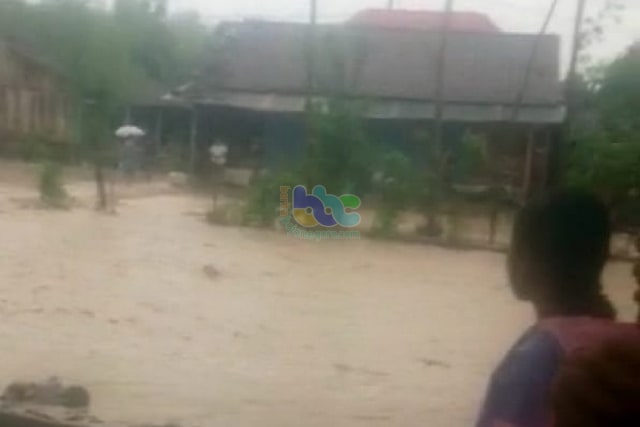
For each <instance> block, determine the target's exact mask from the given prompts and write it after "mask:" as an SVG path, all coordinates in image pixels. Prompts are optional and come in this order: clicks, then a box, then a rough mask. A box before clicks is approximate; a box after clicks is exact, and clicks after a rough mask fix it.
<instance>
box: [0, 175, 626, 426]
mask: <svg viewBox="0 0 640 427" xmlns="http://www.w3.org/2000/svg"><path fill="white" fill-rule="evenodd" d="M78 188H81V186H80V187H78ZM81 189H86V188H84V187H82V188H81ZM17 191H18V190H16V192H17ZM25 191H26V190H20V191H19V193H20V194H22V193H23V192H25ZM12 196H14V194H13V190H12V189H11V188H10V187H6V186H4V187H2V188H0V236H2V239H3V244H2V245H0V321H1V322H0V346H1V348H0V355H1V356H0V358H1V359H2V360H0V386H5V385H6V384H8V383H9V382H11V381H13V380H16V379H23V380H41V379H44V378H46V377H49V376H51V375H57V376H59V377H61V378H62V379H64V380H65V381H69V382H75V383H80V384H84V385H86V386H87V387H88V388H89V389H90V390H91V392H92V396H93V402H92V411H93V412H95V413H96V415H98V416H99V417H100V418H102V419H103V420H106V421H128V422H166V421H172V420H173V421H176V422H180V423H182V424H183V425H185V426H191V425H193V426H199V425H200V426H205V425H206V426H234V427H249V426H256V425H262V426H272V427H285V426H291V427H300V426H305V427H316V426H317V427H326V426H361V425H362V426H364V425H376V426H416V427H417V426H425V425H428V426H429V427H455V426H468V425H470V424H471V421H472V419H473V418H474V416H475V413H476V410H477V407H478V405H479V400H480V399H481V397H482V394H483V392H484V387H485V384H486V382H487V377H488V375H489V372H490V371H491V369H492V368H493V366H494V365H495V363H496V362H497V360H498V359H499V358H500V357H501V355H502V354H503V353H504V352H505V351H506V348H507V346H508V345H509V344H510V343H511V341H513V340H514V339H515V337H516V336H517V335H518V333H519V332H520V331H521V330H522V329H523V328H524V327H525V326H526V325H527V324H528V323H530V321H531V312H530V310H529V308H528V307H527V306H526V305H523V304H519V303H516V302H514V301H513V299H512V297H511V295H510V293H509V291H508V290H507V287H506V282H505V277H504V271H503V270H504V269H503V263H504V259H503V256H502V255H499V254H494V253H484V252H455V251H446V250H442V249H437V248H432V247H427V246H420V245H405V244H395V243H384V242H373V241H368V240H362V241H356V242H319V243H318V242H306V241H299V240H294V239H292V238H289V237H287V236H285V235H282V234H279V233H276V232H271V231H260V230H254V229H240V228H225V227H213V226H210V225H208V224H206V223H205V222H204V220H203V219H202V216H201V215H200V214H202V213H203V212H204V211H205V210H206V209H207V207H208V204H207V200H205V199H200V198H197V197H195V196H190V195H183V194H155V195H153V196H147V197H139V198H128V199H126V200H124V201H123V202H122V205H121V206H120V208H119V214H118V215H116V216H107V215H102V214H97V213H96V212H94V211H92V210H91V209H89V208H86V207H80V208H77V209H74V210H72V211H69V212H58V211H47V210H36V209H24V208H21V207H19V206H17V205H16V203H14V202H12V201H11V197H12ZM607 284H608V287H609V290H610V294H611V295H612V296H613V297H614V299H615V301H616V302H617V303H618V306H619V307H620V308H621V310H622V311H623V313H624V316H625V317H626V318H628V319H630V318H632V316H633V304H632V302H631V297H630V295H631V292H632V287H633V286H632V281H631V277H630V268H629V266H628V265H626V264H613V265H611V266H610V268H609V270H608V273H607Z"/></svg>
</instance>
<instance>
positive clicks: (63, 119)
mask: <svg viewBox="0 0 640 427" xmlns="http://www.w3.org/2000/svg"><path fill="white" fill-rule="evenodd" d="M69 112H70V103H69V99H68V97H67V95H66V94H65V92H64V91H63V90H62V89H61V83H60V81H59V77H58V76H57V75H56V74H55V73H54V72H52V71H50V70H48V69H47V68H46V67H45V66H44V65H42V64H40V63H37V62H36V61H34V60H31V59H29V58H27V57H25V56H22V55H21V54H18V53H16V52H15V50H13V49H11V48H9V47H8V46H7V45H6V44H4V43H2V42H1V41H0V146H7V145H11V144H16V143H19V142H20V141H21V140H22V139H24V138H25V137H28V136H30V135H42V136H45V137H47V138H49V139H54V140H66V139H67V138H68V135H69V132H70V127H69Z"/></svg>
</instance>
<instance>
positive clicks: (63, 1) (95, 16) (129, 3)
mask: <svg viewBox="0 0 640 427" xmlns="http://www.w3.org/2000/svg"><path fill="white" fill-rule="evenodd" d="M206 34H207V32H206V29H205V28H204V27H203V26H202V25H201V24H200V23H199V19H198V17H197V15H195V16H194V15H191V16H190V19H189V20H185V19H184V17H183V19H175V20H173V19H172V18H171V17H168V16H167V1H166V0H117V1H116V2H115V4H114V8H113V10H109V9H108V8H105V7H99V6H98V5H96V4H95V2H91V1H88V0H42V1H40V2H38V3H27V2H25V1H22V0H3V1H1V2H0V36H4V37H10V38H13V39H17V40H20V41H21V42H22V43H26V44H28V45H30V46H32V47H34V48H35V49H36V50H37V51H39V52H41V55H42V56H46V57H47V58H46V59H48V60H50V62H51V63H53V64H57V66H58V67H59V68H60V69H61V71H62V74H63V75H64V76H66V82H67V84H68V88H69V91H70V93H71V96H72V98H73V99H72V101H73V104H74V106H75V111H76V114H75V117H76V119H77V125H78V126H77V127H78V130H79V132H78V134H79V135H80V137H79V141H80V142H81V144H80V148H81V151H82V153H83V154H84V155H85V156H86V157H88V158H89V159H90V160H92V161H93V163H94V165H95V167H96V180H97V182H98V194H99V195H100V197H99V199H100V200H99V206H100V207H105V206H106V200H105V196H104V195H105V194H106V191H105V190H104V183H103V179H102V177H103V173H102V168H103V167H104V166H105V165H106V164H107V163H108V162H110V161H111V160H110V157H112V155H113V151H114V148H115V147H114V144H113V143H112V138H113V137H112V131H113V129H114V128H115V127H116V126H117V125H118V124H119V122H120V120H121V118H122V117H123V109H124V106H125V105H126V104H127V103H128V102H130V101H131V100H133V99H135V98H136V95H137V94H138V93H140V92H142V91H143V90H144V89H145V88H148V87H161V88H166V89H169V88H170V87H172V86H174V85H177V84H180V83H183V82H184V81H185V80H187V79H189V78H190V75H191V74H192V73H193V69H194V68H195V67H196V66H197V64H198V61H199V60H200V59H201V58H202V51H203V49H204V47H205V39H206Z"/></svg>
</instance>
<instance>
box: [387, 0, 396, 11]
mask: <svg viewBox="0 0 640 427" xmlns="http://www.w3.org/2000/svg"><path fill="white" fill-rule="evenodd" d="M393 3H394V1H393V0H389V3H388V4H387V9H389V10H391V9H393Z"/></svg>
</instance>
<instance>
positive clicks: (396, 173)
mask: <svg viewBox="0 0 640 427" xmlns="http://www.w3.org/2000/svg"><path fill="white" fill-rule="evenodd" d="M378 174H379V176H378V177H377V182H375V189H376V193H377V194H378V196H379V204H378V209H377V212H376V218H375V222H374V226H373V230H372V231H373V234H374V235H378V236H381V237H390V236H392V235H394V234H395V233H396V221H397V218H398V216H399V215H400V213H401V212H402V211H403V210H406V209H407V208H409V207H410V205H411V203H412V202H414V201H415V198H416V194H417V192H418V177H417V175H416V173H415V172H414V168H413V166H412V164H411V161H410V160H409V158H407V156H405V155H403V154H402V153H399V152H397V151H393V152H390V153H387V154H385V155H383V156H382V158H381V160H380V165H379V171H378Z"/></svg>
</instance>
